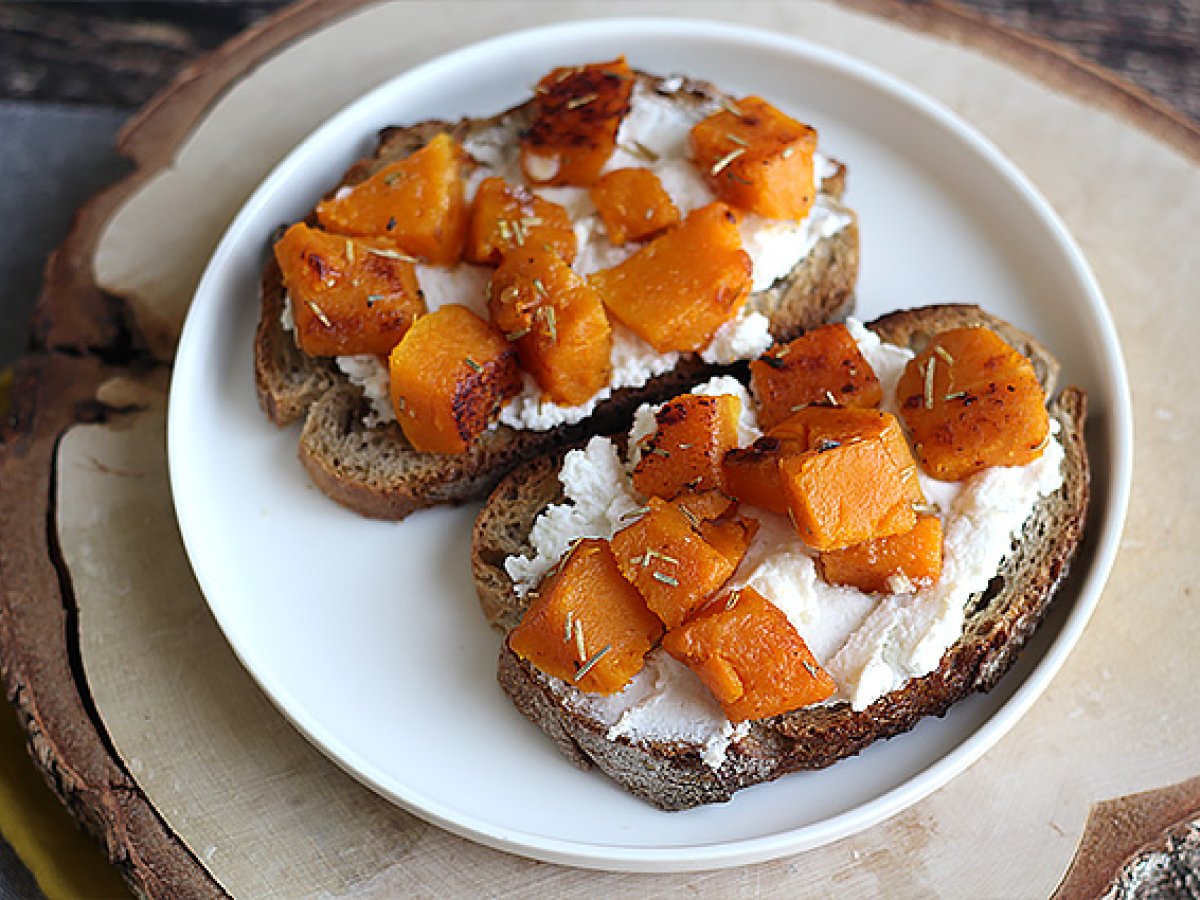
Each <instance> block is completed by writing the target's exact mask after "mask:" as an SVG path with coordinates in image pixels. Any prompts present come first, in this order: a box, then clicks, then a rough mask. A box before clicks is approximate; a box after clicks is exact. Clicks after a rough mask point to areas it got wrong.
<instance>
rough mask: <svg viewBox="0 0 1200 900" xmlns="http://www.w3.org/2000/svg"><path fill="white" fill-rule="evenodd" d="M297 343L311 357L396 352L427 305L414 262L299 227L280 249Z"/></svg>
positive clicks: (279, 244) (277, 251)
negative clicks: (394, 349)
mask: <svg viewBox="0 0 1200 900" xmlns="http://www.w3.org/2000/svg"><path fill="white" fill-rule="evenodd" d="M275 259H276V261H277V262H278V263H279V269H280V271H281V272H282V273H283V284H284V286H285V287H286V288H287V291H288V296H289V297H290V298H291V303H292V320H293V321H294V322H295V334H296V343H298V344H299V345H300V349H302V350H303V351H304V352H305V353H307V354H308V355H309V356H344V355H353V354H358V353H374V354H377V355H384V354H387V353H390V352H391V350H392V348H393V347H395V346H396V344H397V343H398V342H399V340H400V338H402V337H404V333H405V332H406V331H408V329H409V326H410V325H412V323H413V320H414V319H415V318H416V317H417V316H419V315H421V314H422V313H424V312H425V298H424V295H422V293H421V289H420V287H419V286H418V284H417V273H416V270H415V269H414V268H413V265H412V263H410V262H408V261H406V260H404V259H398V258H396V254H394V253H393V252H392V251H390V250H387V249H383V248H380V247H378V246H375V245H374V244H372V243H371V242H365V241H359V240H356V239H354V238H347V237H339V236H337V235H332V234H326V233H325V232H323V231H318V230H316V229H315V228H309V227H308V226H307V225H305V224H304V223H303V222H298V223H297V224H295V225H293V226H292V227H291V228H289V229H288V230H287V231H286V232H285V233H284V235H283V237H281V238H280V239H279V240H278V241H276V242H275Z"/></svg>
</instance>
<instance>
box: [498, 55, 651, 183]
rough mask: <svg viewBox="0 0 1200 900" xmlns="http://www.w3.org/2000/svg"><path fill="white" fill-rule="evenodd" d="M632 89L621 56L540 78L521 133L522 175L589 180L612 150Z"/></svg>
mask: <svg viewBox="0 0 1200 900" xmlns="http://www.w3.org/2000/svg"><path fill="white" fill-rule="evenodd" d="M632 94H633V71H632V70H631V69H630V68H629V64H628V63H627V62H625V57H623V56H621V57H618V58H617V59H614V60H612V61H611V62H603V63H592V64H591V65H586V66H570V67H566V68H559V69H554V70H553V71H552V72H550V74H548V75H546V76H545V77H544V78H542V80H541V81H539V82H538V85H537V88H536V89H535V91H534V97H533V103H534V118H533V123H532V124H531V125H530V126H529V129H528V130H527V131H526V132H525V133H524V134H523V135H521V169H522V171H523V172H524V173H525V177H526V178H527V179H528V180H529V181H530V182H531V183H532V184H575V185H582V186H583V187H588V186H589V185H591V184H592V183H593V182H594V181H595V180H596V179H597V178H598V177H599V176H600V170H601V169H603V168H604V164H605V163H606V162H608V158H609V157H610V156H612V153H613V150H615V149H616V146H617V129H618V128H620V126H621V120H622V119H623V118H625V115H626V113H628V112H629V105H630V97H631V96H632Z"/></svg>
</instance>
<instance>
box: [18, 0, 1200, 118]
mask: <svg viewBox="0 0 1200 900" xmlns="http://www.w3.org/2000/svg"><path fill="white" fill-rule="evenodd" d="M285 5H286V0H153V2H114V0H107V2H104V3H95V2H54V3H46V2H42V3H0V97H6V98H9V99H14V100H52V101H64V100H65V101H72V102H79V103H89V104H97V105H101V106H119V107H137V106H141V105H142V104H144V103H146V102H147V101H148V100H149V99H150V98H151V97H152V96H153V95H154V94H155V93H157V92H158V91H159V90H161V89H162V88H163V87H164V86H165V85H166V84H167V82H168V81H169V80H170V79H171V78H172V77H173V76H174V75H175V74H176V73H178V72H179V71H180V70H181V69H182V68H183V66H185V65H186V64H188V63H190V62H191V61H193V60H194V59H196V58H197V57H199V56H200V55H201V54H203V53H205V52H207V51H209V50H211V49H213V48H215V47H217V46H219V45H220V44H221V43H223V42H224V41H225V40H227V39H229V38H231V37H233V36H234V35H236V34H238V33H240V32H241V31H243V30H244V29H246V28H247V27H249V26H250V25H252V24H254V23H256V22H259V21H261V20H262V19H263V18H265V17H266V16H268V15H270V14H271V13H272V12H275V11H277V10H279V9H281V8H282V7H284V6H285ZM876 5H878V4H876ZM894 5H896V6H898V7H899V6H907V7H912V8H914V9H916V8H920V7H923V6H928V5H929V4H928V2H926V0H905V2H903V3H900V2H897V3H895V4H894ZM957 5H958V6H959V7H961V8H962V9H965V10H969V11H973V12H975V13H977V14H979V15H980V16H982V17H983V18H985V19H986V20H988V21H990V22H992V23H994V24H996V25H1000V26H1003V27H1005V28H1006V29H1011V30H1013V31H1015V32H1017V33H1020V34H1023V35H1027V36H1030V37H1033V38H1036V39H1038V40H1045V41H1048V42H1050V43H1052V44H1054V45H1056V46H1058V47H1061V48H1064V49H1065V50H1067V51H1068V52H1070V53H1071V54H1073V55H1075V56H1077V57H1078V58H1079V59H1081V60H1087V61H1089V62H1091V63H1094V64H1096V65H1098V66H1101V67H1103V68H1104V69H1105V70H1107V71H1109V72H1112V73H1114V74H1116V75H1118V76H1120V77H1122V78H1124V79H1125V80H1127V81H1129V82H1130V83H1132V84H1136V85H1139V86H1140V87H1142V88H1143V89H1145V90H1146V91H1147V92H1148V93H1149V94H1151V95H1153V96H1155V97H1157V98H1159V99H1160V100H1163V101H1165V102H1166V103H1168V104H1170V105H1172V106H1174V107H1175V108H1177V109H1179V110H1180V111H1181V112H1183V113H1184V114H1185V115H1187V116H1189V117H1191V118H1193V119H1197V120H1200V3H1197V2H1196V0H1148V2H1139V0H959V2H958V3H957ZM911 12H912V10H911V9H910V10H908V11H904V10H902V11H900V12H899V13H898V14H899V15H901V16H904V15H909V14H911Z"/></svg>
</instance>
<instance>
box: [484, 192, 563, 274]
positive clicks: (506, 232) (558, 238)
mask: <svg viewBox="0 0 1200 900" xmlns="http://www.w3.org/2000/svg"><path fill="white" fill-rule="evenodd" d="M544 246H549V247H551V248H553V249H554V252H556V253H557V254H558V255H559V256H561V257H562V258H563V259H565V260H566V261H567V262H568V263H571V262H572V261H574V259H575V247H576V243H575V229H574V228H573V227H572V225H571V218H570V216H568V215H567V211H566V210H565V209H564V208H563V207H561V206H559V205H558V204H557V203H552V202H551V201H549V200H543V199H542V198H541V197H539V196H537V195H536V194H534V193H533V192H532V191H531V190H529V188H527V187H524V186H523V185H510V184H508V183H506V182H505V181H504V179H503V178H485V179H484V180H483V181H482V182H481V183H480V185H479V189H478V190H477V191H476V192H475V199H474V200H472V201H471V214H470V218H469V220H468V223H467V245H466V248H465V249H464V251H463V257H464V258H465V259H466V260H467V262H473V263H484V264H487V265H492V266H495V265H499V264H500V260H501V259H503V258H504V255H505V254H506V253H508V252H509V251H511V250H514V249H524V248H526V247H544Z"/></svg>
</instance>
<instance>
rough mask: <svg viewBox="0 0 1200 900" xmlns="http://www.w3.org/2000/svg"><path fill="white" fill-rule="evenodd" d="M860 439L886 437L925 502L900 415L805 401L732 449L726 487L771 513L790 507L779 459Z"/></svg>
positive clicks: (914, 495)
mask: <svg viewBox="0 0 1200 900" xmlns="http://www.w3.org/2000/svg"><path fill="white" fill-rule="evenodd" d="M862 439H871V440H879V441H882V443H883V447H884V450H885V451H886V453H887V455H888V457H889V458H890V459H891V461H892V462H893V463H894V464H895V466H896V468H897V469H899V471H900V473H901V476H902V483H903V485H904V490H905V495H906V496H907V497H908V499H909V502H910V503H915V504H922V503H924V502H925V494H924V492H923V491H922V490H921V483H920V481H919V480H918V478H917V466H916V463H915V462H914V461H913V458H912V452H911V451H910V450H909V448H908V442H907V441H906V440H905V439H904V432H903V430H902V429H901V428H900V423H899V421H898V420H897V419H896V417H895V416H893V415H892V414H891V413H885V412H881V411H879V410H877V409H857V408H850V407H832V406H806V407H804V408H803V409H800V410H797V411H796V412H794V413H792V414H791V415H790V416H788V417H787V418H786V419H784V420H783V421H782V422H780V423H779V424H778V425H776V426H775V427H774V428H772V429H771V430H770V431H769V432H767V434H765V435H763V436H762V437H761V438H759V439H758V440H757V441H755V442H754V443H753V444H751V445H750V446H749V447H746V448H744V449H740V450H731V451H730V452H729V453H727V454H726V455H725V460H724V462H723V464H722V472H723V474H724V477H725V490H726V491H728V492H729V493H730V494H732V495H733V496H734V497H736V498H737V499H738V500H740V501H741V502H743V503H749V504H751V505H753V506H760V507H762V508H763V509H769V510H771V511H772V512H778V513H782V512H787V508H788V507H787V500H786V496H785V494H784V492H783V484H782V481H781V480H780V474H779V462H780V460H782V459H784V458H785V457H788V456H798V455H800V454H802V453H804V452H806V451H809V450H822V449H826V450H827V449H831V447H833V446H836V445H838V444H841V443H843V442H845V441H850V440H862Z"/></svg>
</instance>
